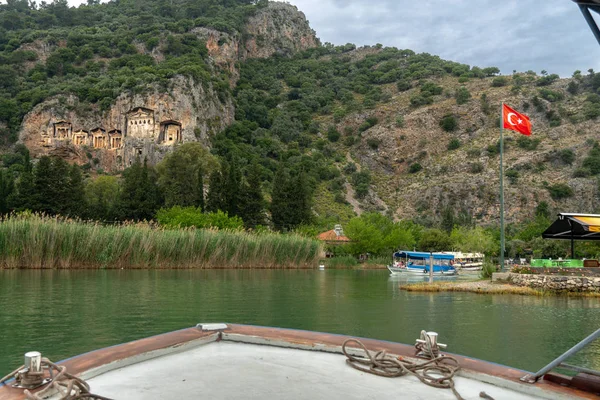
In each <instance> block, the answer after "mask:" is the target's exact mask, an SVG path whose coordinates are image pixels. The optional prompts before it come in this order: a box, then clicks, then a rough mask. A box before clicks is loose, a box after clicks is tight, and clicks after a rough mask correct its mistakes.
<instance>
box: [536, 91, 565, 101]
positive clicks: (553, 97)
mask: <svg viewBox="0 0 600 400" xmlns="http://www.w3.org/2000/svg"><path fill="white" fill-rule="evenodd" d="M539 93H540V96H541V97H542V98H543V99H544V100H548V101H549V102H551V103H553V102H555V101H560V100H563V99H564V98H565V95H564V94H562V92H559V91H556V90H550V89H545V88H544V89H540V90H539Z"/></svg>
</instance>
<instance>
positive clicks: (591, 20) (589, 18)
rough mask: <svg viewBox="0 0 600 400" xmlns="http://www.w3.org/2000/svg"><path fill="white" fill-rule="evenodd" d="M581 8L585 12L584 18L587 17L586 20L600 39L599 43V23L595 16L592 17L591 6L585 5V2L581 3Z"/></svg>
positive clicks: (597, 38)
mask: <svg viewBox="0 0 600 400" xmlns="http://www.w3.org/2000/svg"><path fill="white" fill-rule="evenodd" d="M579 9H580V10H581V13H582V14H583V18H585V20H586V22H587V23H588V25H589V26H590V29H591V30H592V33H593V34H594V36H595V37H596V40H597V41H598V43H600V30H599V29H598V25H597V24H596V21H595V20H594V17H592V14H591V13H590V9H589V7H588V6H585V5H583V4H580V5H579Z"/></svg>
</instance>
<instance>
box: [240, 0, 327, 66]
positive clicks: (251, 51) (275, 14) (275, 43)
mask: <svg viewBox="0 0 600 400" xmlns="http://www.w3.org/2000/svg"><path fill="white" fill-rule="evenodd" d="M246 31H247V34H248V35H250V37H249V39H247V40H246V41H245V43H244V48H243V53H242V56H243V57H244V58H266V57H270V56H272V55H274V54H279V55H292V54H294V53H297V52H299V51H302V50H306V49H310V48H313V47H316V46H318V45H319V40H318V39H317V37H316V35H315V31H313V30H312V29H311V28H310V26H309V25H308V21H307V20H306V17H305V16H304V13H302V12H300V11H298V9H297V8H296V7H295V6H293V5H291V4H287V3H278V2H271V3H269V5H268V7H266V8H264V9H263V10H261V11H259V12H258V13H257V14H256V15H254V16H253V17H251V18H250V20H249V21H248V24H247V25H246Z"/></svg>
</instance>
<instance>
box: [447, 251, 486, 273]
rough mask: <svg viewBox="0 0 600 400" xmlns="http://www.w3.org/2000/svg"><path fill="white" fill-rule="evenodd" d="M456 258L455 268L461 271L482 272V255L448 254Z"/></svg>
mask: <svg viewBox="0 0 600 400" xmlns="http://www.w3.org/2000/svg"><path fill="white" fill-rule="evenodd" d="M445 254H452V255H453V256H454V267H455V268H457V269H458V270H461V271H481V269H482V268H483V259H484V258H485V256H484V255H483V254H482V253H461V252H446V253H445Z"/></svg>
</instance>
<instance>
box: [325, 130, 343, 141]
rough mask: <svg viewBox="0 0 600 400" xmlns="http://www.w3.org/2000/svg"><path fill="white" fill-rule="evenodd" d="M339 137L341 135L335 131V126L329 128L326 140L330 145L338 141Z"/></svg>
mask: <svg viewBox="0 0 600 400" xmlns="http://www.w3.org/2000/svg"><path fill="white" fill-rule="evenodd" d="M340 136H341V135H340V133H339V132H338V131H337V129H335V126H330V127H329V129H328V130H327V139H329V141H330V142H332V143H335V142H337V141H338V140H339V139H340Z"/></svg>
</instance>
